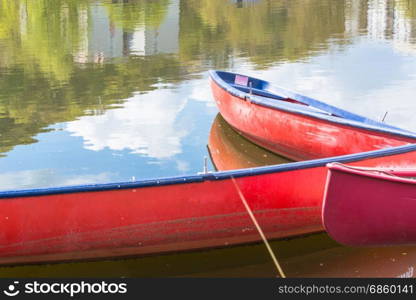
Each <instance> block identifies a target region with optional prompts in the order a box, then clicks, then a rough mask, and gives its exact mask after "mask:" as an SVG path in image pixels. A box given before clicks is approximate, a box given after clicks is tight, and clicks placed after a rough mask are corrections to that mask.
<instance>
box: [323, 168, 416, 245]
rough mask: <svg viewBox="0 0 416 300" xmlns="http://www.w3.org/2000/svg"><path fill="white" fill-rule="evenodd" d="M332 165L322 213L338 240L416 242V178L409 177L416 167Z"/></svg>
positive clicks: (326, 223) (371, 243)
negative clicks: (360, 167) (372, 168)
mask: <svg viewBox="0 0 416 300" xmlns="http://www.w3.org/2000/svg"><path fill="white" fill-rule="evenodd" d="M409 165H412V166H414V162H413V163H412V164H409ZM328 167H329V169H330V171H329V174H328V181H327V186H326V193H325V202H324V203H325V204H324V207H323V213H322V215H323V223H324V225H325V228H326V230H327V232H328V234H329V235H330V236H331V237H332V238H333V239H334V240H336V241H338V242H340V243H342V244H345V245H352V246H372V245H400V244H416V222H415V213H414V212H415V211H416V201H415V199H416V180H414V179H410V178H406V177H409V176H411V177H416V170H410V169H402V170H400V169H394V168H389V169H380V170H379V171H381V172H379V171H374V170H366V169H359V168H350V167H346V166H342V165H339V164H330V165H328ZM385 171H387V172H385ZM400 176H403V177H400Z"/></svg>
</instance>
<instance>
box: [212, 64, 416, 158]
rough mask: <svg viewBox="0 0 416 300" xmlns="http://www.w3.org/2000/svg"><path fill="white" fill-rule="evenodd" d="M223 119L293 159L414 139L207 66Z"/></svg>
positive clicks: (251, 79) (397, 143) (403, 132)
mask: <svg viewBox="0 0 416 300" xmlns="http://www.w3.org/2000/svg"><path fill="white" fill-rule="evenodd" d="M210 77H211V88H212V92H213V95H214V99H215V101H216V103H217V106H218V108H219V110H220V112H221V115H222V116H223V117H224V119H225V120H226V121H227V122H228V123H229V124H230V125H231V126H233V127H234V128H235V129H236V130H237V131H239V132H240V133H241V134H242V135H244V136H245V137H247V138H248V139H250V140H251V141H253V142H254V143H256V144H258V145H260V146H262V147H264V148H266V149H269V150H270V151H273V152H276V153H278V154H280V155H283V156H286V157H288V158H291V159H293V160H306V159H316V158H323V157H331V156H337V155H345V154H350V153H358V152H363V151H371V150H377V149H383V148H387V147H395V146H400V145H404V144H408V143H415V142H416V135H415V134H414V133H411V132H409V131H405V130H402V129H400V128H396V127H393V126H390V125H387V124H385V123H382V122H377V121H374V120H370V119H368V118H365V117H362V116H359V115H357V114H353V113H351V112H348V111H345V110H342V109H339V108H336V107H334V106H330V105H328V104H325V103H323V102H320V101H318V100H315V99H312V98H309V97H306V96H303V95H300V94H297V93H294V92H291V91H288V90H285V89H282V88H279V87H276V86H272V85H271V84H270V83H269V82H267V81H263V80H260V79H256V78H252V77H247V76H244V75H239V74H234V73H228V72H221V71H210Z"/></svg>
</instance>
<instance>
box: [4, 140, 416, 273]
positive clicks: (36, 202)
mask: <svg viewBox="0 0 416 300" xmlns="http://www.w3.org/2000/svg"><path fill="white" fill-rule="evenodd" d="M334 161H338V162H341V163H344V164H349V165H361V166H366V167H382V166H401V165H408V164H412V163H414V162H415V161H416V145H415V144H412V145H405V146H401V147H395V148H389V149H382V150H377V151H372V152H365V153H358V154H352V155H345V156H340V157H333V158H326V159H318V160H311V161H304V162H294V163H288V164H282V165H275V166H267V167H258V168H250V169H242V170H233V171H223V172H214V173H207V174H199V175H191V176H184V177H172V178H159V179H154V180H143V181H136V182H127V183H108V184H98V185H84V186H72V187H61V188H48V189H33V190H18V191H5V192H0V228H1V230H0V264H9V265H10V264H23V263H40V262H53V261H59V262H61V261H73V260H88V259H102V258H114V257H127V256H138V255H144V254H155V253H164V252H171V251H188V250H193V249H202V248H211V247H224V246H228V245H235V244H243V243H249V242H258V241H260V236H259V234H258V233H257V231H256V230H255V228H254V226H253V224H252V222H251V220H250V218H249V216H248V214H247V212H246V210H245V208H244V205H243V204H242V202H241V199H240V197H239V195H238V193H237V191H236V188H235V186H234V185H233V183H232V178H235V180H236V182H237V184H238V186H239V188H240V189H241V191H242V193H243V194H244V196H245V197H246V200H247V202H248V204H249V205H250V207H251V209H252V211H253V212H254V215H255V216H256V218H257V220H258V222H259V224H260V226H261V227H262V229H263V230H264V232H265V234H266V235H267V237H268V238H269V239H275V238H284V237H289V236H294V235H300V234H305V233H311V232H316V231H321V230H322V223H321V204H322V199H323V194H324V186H325V180H326V175H327V168H326V164H327V163H330V162H334Z"/></svg>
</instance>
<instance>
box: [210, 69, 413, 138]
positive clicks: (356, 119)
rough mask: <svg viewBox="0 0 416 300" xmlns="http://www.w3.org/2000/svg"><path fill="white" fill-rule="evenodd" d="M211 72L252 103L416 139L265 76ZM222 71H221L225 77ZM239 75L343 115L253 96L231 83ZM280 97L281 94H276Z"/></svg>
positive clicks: (259, 84)
mask: <svg viewBox="0 0 416 300" xmlns="http://www.w3.org/2000/svg"><path fill="white" fill-rule="evenodd" d="M209 74H210V76H211V78H212V80H214V81H215V82H216V83H217V84H218V85H219V86H220V87H222V88H223V89H224V90H226V91H227V92H228V93H230V94H232V95H234V96H236V97H239V98H241V99H249V100H250V102H252V103H255V104H258V105H261V106H265V107H269V108H272V109H279V110H283V111H287V112H291V113H295V114H302V115H306V116H309V117H313V118H318V119H322V120H325V121H328V122H331V123H336V124H341V125H347V126H352V127H356V128H361V129H366V130H371V131H377V132H382V133H387V134H394V135H398V136H402V137H407V138H413V139H416V134H415V133H414V132H411V131H408V130H405V129H402V128H398V127H395V126H392V125H389V124H386V123H382V122H377V121H375V120H371V119H368V118H366V117H363V116H360V115H357V114H353V113H351V112H348V111H345V110H343V109H340V108H337V107H334V106H331V105H329V104H326V103H323V102H320V101H318V100H316V99H313V98H310V97H306V96H303V95H300V94H297V93H294V92H291V91H289V90H286V89H283V88H280V87H276V86H272V85H271V84H270V83H269V82H267V81H264V80H261V79H257V78H253V77H248V76H245V75H240V74H235V73H229V72H223V71H214V70H210V71H209ZM219 74H221V75H222V77H221V76H220V75H219ZM235 75H240V76H245V77H248V78H249V81H253V82H254V86H255V87H254V88H255V89H264V90H265V89H266V88H268V87H271V88H272V90H276V91H278V92H279V93H281V94H283V95H284V97H285V98H291V99H293V100H296V101H299V102H302V103H304V104H308V105H310V106H311V107H314V108H318V109H321V110H323V111H325V112H328V113H330V114H334V115H336V116H339V117H336V116H332V115H326V114H322V113H318V112H316V111H314V110H312V109H308V107H307V106H305V107H302V106H303V105H297V104H293V103H290V102H287V103H285V102H284V101H273V100H270V99H267V98H266V97H258V96H256V95H250V94H249V93H246V92H243V91H241V90H239V89H237V88H235V87H234V86H233V85H234V83H233V82H231V81H232V80H231V78H232V77H233V76H235ZM223 77H224V78H223ZM268 93H271V92H268ZM276 96H277V97H279V95H276Z"/></svg>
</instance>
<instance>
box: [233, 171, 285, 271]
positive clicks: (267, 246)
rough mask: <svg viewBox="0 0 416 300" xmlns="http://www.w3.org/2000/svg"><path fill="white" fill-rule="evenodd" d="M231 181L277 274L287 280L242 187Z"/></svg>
mask: <svg viewBox="0 0 416 300" xmlns="http://www.w3.org/2000/svg"><path fill="white" fill-rule="evenodd" d="M231 181H232V182H233V184H234V186H235V188H236V190H237V193H238V196H239V197H240V199H241V202H243V204H244V207H245V208H246V210H247V213H248V215H249V216H250V219H251V221H252V222H253V224H254V226H255V227H256V229H257V231H258V232H259V234H260V236H261V239H262V240H263V243H264V245H265V246H266V249H267V251H268V252H269V254H270V257H271V258H272V261H273V263H274V265H275V267H276V270H277V273H278V274H279V275H280V277H281V278H286V275H285V273H284V272H283V269H282V267H281V266H280V264H279V262H278V261H277V258H276V256H275V254H274V252H273V249H272V247H270V244H269V242H268V241H267V238H266V236H265V235H264V233H263V230H262V229H261V227H260V225H259V223H258V222H257V219H256V217H255V216H254V214H253V211H252V210H251V208H250V206H249V205H248V203H247V200H246V198H245V197H244V194H243V193H242V191H241V189H240V187H239V186H238V184H237V182H236V181H235V179H234V177H233V176H231Z"/></svg>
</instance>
